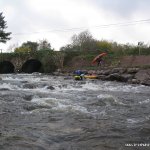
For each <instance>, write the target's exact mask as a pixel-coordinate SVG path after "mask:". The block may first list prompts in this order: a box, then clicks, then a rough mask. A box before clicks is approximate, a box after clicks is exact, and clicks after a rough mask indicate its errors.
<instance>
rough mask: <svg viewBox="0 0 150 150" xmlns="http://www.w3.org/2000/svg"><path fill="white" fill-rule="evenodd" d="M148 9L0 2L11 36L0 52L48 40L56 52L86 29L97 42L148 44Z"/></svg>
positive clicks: (65, 0)
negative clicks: (25, 43)
mask: <svg viewBox="0 0 150 150" xmlns="http://www.w3.org/2000/svg"><path fill="white" fill-rule="evenodd" d="M149 7H150V0H0V12H3V15H4V16H5V20H6V21H7V26H8V28H7V31H9V32H12V35H11V37H12V39H11V40H10V41H9V42H7V43H6V44H2V43H0V49H1V48H2V49H4V50H5V51H6V50H7V49H8V48H9V47H10V46H12V45H13V44H15V45H17V44H18V46H20V45H21V44H22V43H23V42H26V41H39V40H42V39H47V40H48V41H49V42H50V43H51V46H52V47H53V48H55V49H57V50H59V48H60V47H62V46H64V45H66V44H69V43H70V42H71V41H70V38H71V37H72V35H73V34H78V33H80V32H82V31H84V30H86V29H88V30H89V31H90V32H91V34H92V35H93V37H94V38H96V39H98V40H101V39H105V40H111V41H116V42H119V43H134V44H137V43H138V41H143V42H144V43H149V40H150V27H149V25H150V9H149ZM148 19H149V21H141V20H148ZM136 21H137V22H136ZM138 21H139V22H138ZM119 23H121V24H119ZM111 24H117V25H111ZM103 25H104V26H103ZM105 25H106V26H105Z"/></svg>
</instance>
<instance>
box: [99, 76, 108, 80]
mask: <svg viewBox="0 0 150 150" xmlns="http://www.w3.org/2000/svg"><path fill="white" fill-rule="evenodd" d="M97 79H100V80H106V76H105V75H98V76H97Z"/></svg>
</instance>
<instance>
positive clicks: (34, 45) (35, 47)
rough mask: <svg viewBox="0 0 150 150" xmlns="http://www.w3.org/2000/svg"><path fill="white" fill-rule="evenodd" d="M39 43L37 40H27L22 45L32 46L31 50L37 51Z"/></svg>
mask: <svg viewBox="0 0 150 150" xmlns="http://www.w3.org/2000/svg"><path fill="white" fill-rule="evenodd" d="M38 45H39V44H38V43H37V42H31V41H27V42H25V43H23V44H22V47H26V48H30V50H31V52H36V51H37V49H38Z"/></svg>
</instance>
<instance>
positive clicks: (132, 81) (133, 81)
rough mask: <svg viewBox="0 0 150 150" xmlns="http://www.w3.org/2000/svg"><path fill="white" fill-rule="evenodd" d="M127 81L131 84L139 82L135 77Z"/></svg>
mask: <svg viewBox="0 0 150 150" xmlns="http://www.w3.org/2000/svg"><path fill="white" fill-rule="evenodd" d="M129 83H131V84H139V83H140V82H139V81H138V80H137V79H131V80H129Z"/></svg>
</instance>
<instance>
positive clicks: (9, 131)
mask: <svg viewBox="0 0 150 150" xmlns="http://www.w3.org/2000/svg"><path fill="white" fill-rule="evenodd" d="M1 77H2V80H1V81H0V120H1V121H0V127H1V128H0V150H22V149H23V150H101V149H102V150H112V149H115V150H116V149H120V150H123V149H133V147H131V148H130V147H125V144H126V143H149V141H150V126H149V123H150V109H149V108H150V100H149V98H150V93H149V91H150V87H146V86H141V85H128V84H122V83H116V82H104V81H99V80H84V81H74V80H73V79H68V80H66V79H64V77H56V76H48V75H43V74H32V75H29V74H18V75H17V74H11V75H1ZM135 148H136V147H135Z"/></svg>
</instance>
